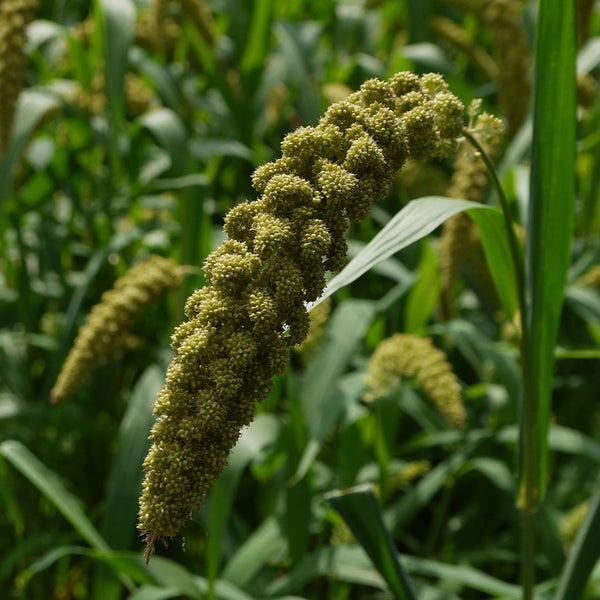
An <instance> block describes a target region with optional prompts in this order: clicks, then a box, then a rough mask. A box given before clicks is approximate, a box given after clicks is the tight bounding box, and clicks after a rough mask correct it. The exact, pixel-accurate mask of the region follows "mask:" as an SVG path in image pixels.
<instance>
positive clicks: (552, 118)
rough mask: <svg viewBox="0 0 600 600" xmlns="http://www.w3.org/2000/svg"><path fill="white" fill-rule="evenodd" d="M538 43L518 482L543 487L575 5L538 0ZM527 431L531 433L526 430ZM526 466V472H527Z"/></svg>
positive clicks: (566, 224)
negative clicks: (527, 384)
mask: <svg viewBox="0 0 600 600" xmlns="http://www.w3.org/2000/svg"><path fill="white" fill-rule="evenodd" d="M539 7H540V8H539V15H538V32H537V44H536V59H535V60H536V63H535V88H534V98H535V104H534V121H533V123H534V124H533V149H532V162H531V189H530V201H529V218H528V232H527V248H526V263H525V287H526V296H527V313H528V314H527V323H526V327H527V336H526V339H527V342H526V343H527V347H526V348H525V352H526V357H525V362H526V369H527V375H528V377H529V382H530V387H529V390H528V392H527V391H526V405H525V406H524V407H523V411H522V419H523V421H522V428H523V440H524V441H523V447H522V453H521V455H522V457H523V460H524V461H527V464H528V466H527V467H523V468H522V472H521V487H523V486H524V481H525V478H527V477H530V478H531V479H532V481H534V485H535V489H534V490H533V495H534V496H535V498H536V499H537V501H540V500H541V498H542V497H543V495H544V491H545V487H546V472H547V448H548V440H547V437H548V423H549V417H550V402H551V394H552V373H553V366H554V346H555V343H556V336H557V332H558V326H559V321H560V314H561V308H562V303H563V296H564V289H565V285H566V281H567V270H568V268H569V261H570V247H571V235H572V224H573V212H574V196H575V123H576V119H575V107H576V105H575V3H573V2H563V1H562V0H541V2H540V5H539ZM527 430H530V431H529V432H528V431H527ZM527 470H528V471H529V475H527V474H526V472H525V471H527Z"/></svg>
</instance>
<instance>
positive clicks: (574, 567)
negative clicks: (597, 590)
mask: <svg viewBox="0 0 600 600" xmlns="http://www.w3.org/2000/svg"><path fill="white" fill-rule="evenodd" d="M599 528H600V478H598V481H597V482H596V487H595V488H594V492H593V493H592V496H591V499H590V503H589V507H588V511H587V513H586V516H585V519H584V521H583V523H582V525H581V527H580V529H579V532H578V533H577V537H576V538H575V544H574V545H573V549H572V550H571V554H570V555H569V558H568V560H567V562H566V564H565V566H564V568H563V571H562V573H561V576H560V582H559V585H558V591H557V592H556V596H555V597H554V600H577V599H578V598H581V597H583V592H584V590H585V585H586V583H587V581H588V579H589V577H590V574H591V572H592V570H593V568H594V566H595V564H596V562H597V561H598V557H599V556H600V536H599V535H598V529H599Z"/></svg>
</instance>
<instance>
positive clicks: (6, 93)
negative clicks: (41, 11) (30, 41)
mask: <svg viewBox="0 0 600 600" xmlns="http://www.w3.org/2000/svg"><path fill="white" fill-rule="evenodd" d="M36 8H37V0H2V2H0V90H1V91H0V156H1V155H2V154H3V153H4V151H5V150H6V146H7V144H8V140H9V137H10V132H11V129H12V124H13V118H14V115H15V109H16V106H17V99H18V98H19V94H20V93H21V88H22V87H23V82H24V79H25V72H26V66H27V56H26V55H25V43H26V41H27V36H26V28H27V25H28V24H29V23H30V22H31V21H32V20H33V17H34V14H35V9H36Z"/></svg>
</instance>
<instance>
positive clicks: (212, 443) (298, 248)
mask: <svg viewBox="0 0 600 600" xmlns="http://www.w3.org/2000/svg"><path fill="white" fill-rule="evenodd" d="M462 113H463V106H462V104H461V102H460V101H459V100H458V99H457V98H456V97H455V96H454V95H452V94H451V93H450V92H449V91H448V89H447V86H446V84H445V83H444V81H443V80H442V79H441V77H440V76H438V75H433V74H429V75H423V76H422V77H420V78H419V77H417V76H416V75H413V74H411V73H399V74H397V75H395V76H394V77H392V78H391V79H390V80H389V81H386V82H383V81H378V80H376V79H372V80H369V81H367V82H365V83H364V84H363V86H362V87H361V88H360V90H359V91H358V92H355V93H353V94H351V95H350V96H349V97H348V98H347V99H346V100H345V101H342V102H339V103H337V104H333V105H332V106H331V107H330V108H329V109H328V110H327V112H326V113H325V115H324V117H323V118H322V119H321V120H320V121H319V123H318V125H317V126H316V127H302V128H300V129H298V130H297V131H295V132H294V133H292V134H290V135H288V136H287V137H286V138H285V140H284V141H283V143H282V154H283V155H282V157H281V158H280V159H278V160H276V161H275V162H272V163H268V164H266V165H264V166H263V167H261V168H259V169H257V171H256V172H255V173H254V176H253V185H254V187H255V188H256V189H257V190H258V191H259V192H260V193H262V196H261V197H260V198H259V199H258V200H256V201H253V202H244V203H242V204H240V205H238V206H236V207H235V208H233V209H232V210H231V211H230V212H229V214H228V215H227V217H226V219H225V231H226V233H227V235H228V239H226V241H225V242H223V244H222V245H221V246H220V247H219V248H218V249H217V250H216V251H214V252H213V253H212V254H210V255H209V256H208V258H207V259H206V261H205V263H204V271H205V274H206V280H207V285H206V287H204V288H202V289H199V290H197V291H196V292H194V294H193V295H192V296H191V297H190V298H189V299H188V301H187V304H186V315H187V317H188V319H189V320H188V321H187V322H185V323H183V324H182V325H180V326H179V327H178V328H177V330H176V331H175V333H174V335H173V337H172V346H173V349H174V351H175V357H174V358H173V361H172V362H171V365H170V366H169V369H168V371H167V377H166V383H165V386H164V387H163V389H162V391H161V392H160V393H159V396H158V399H157V402H156V405H155V409H154V410H155V414H156V416H157V417H158V418H157V421H156V423H155V425H154V427H153V429H152V432H151V434H150V439H151V441H152V446H151V448H150V451H149V453H148V456H147V457H146V460H145V462H144V468H145V472H146V477H145V480H144V483H143V491H142V496H141V498H140V511H139V524H138V527H139V529H140V531H141V532H142V533H143V534H144V535H145V536H146V552H147V556H148V557H149V555H150V554H151V552H152V550H153V546H154V542H155V541H156V540H157V539H161V538H168V537H172V536H174V535H176V534H177V532H178V531H179V530H180V529H181V527H182V526H183V524H184V523H185V522H186V520H187V519H189V517H190V514H191V513H192V511H194V510H196V509H197V508H199V506H200V505H201V503H202V501H203V498H204V496H205V494H206V492H207V490H208V488H209V486H210V485H211V483H212V482H213V481H214V480H215V479H216V478H217V477H218V476H219V474H220V473H221V471H222V469H223V467H224V466H225V464H226V460H227V456H228V454H229V452H230V450H231V448H232V447H233V446H234V445H235V443H236V441H237V439H238V437H239V434H240V430H241V428H242V427H243V426H244V425H247V424H248V423H249V422H250V421H251V419H252V417H253V414H254V403H255V402H256V401H260V400H262V399H264V398H265V397H266V396H267V395H268V393H269V391H270V388H271V380H272V377H273V376H274V375H277V374H278V373H280V372H282V371H283V370H284V369H285V367H286V365H287V356H288V347H290V346H294V345H297V344H299V343H300V342H302V340H303V339H304V338H305V337H306V335H307V332H308V328H309V318H308V314H307V312H306V308H305V303H306V302H310V301H312V300H315V299H316V298H318V297H319V295H320V294H321V293H322V291H323V288H324V286H325V272H326V271H327V270H332V271H335V270H339V269H340V268H341V267H342V266H343V264H344V261H345V256H346V249H347V246H346V242H345V239H344V234H345V232H346V229H347V228H348V225H349V223H350V220H360V219H363V218H364V217H365V216H366V215H367V214H368V212H369V208H370V205H371V202H373V201H374V200H378V199H381V198H383V197H384V196H385V194H386V193H387V190H388V187H389V184H390V180H391V177H392V175H393V174H394V173H395V171H397V170H398V169H399V168H400V167H401V165H402V163H403V162H404V160H405V159H406V158H408V157H415V158H428V157H435V156H446V155H448V154H449V153H451V152H453V151H454V149H455V145H456V142H455V140H456V137H457V136H458V135H459V134H460V131H461V128H462Z"/></svg>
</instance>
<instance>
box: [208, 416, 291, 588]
mask: <svg viewBox="0 0 600 600" xmlns="http://www.w3.org/2000/svg"><path fill="white" fill-rule="evenodd" d="M280 429H281V425H280V422H279V421H278V420H277V419H276V418H275V417H274V416H273V415H270V414H261V415H258V416H257V417H256V418H255V419H254V421H252V423H251V424H250V426H249V427H248V428H247V429H245V430H244V433H243V435H242V437H241V438H240V440H239V442H238V443H237V445H236V446H235V448H234V449H233V451H232V452H231V455H230V457H229V461H228V462H229V464H228V466H227V468H226V469H225V471H224V472H223V475H221V477H220V479H219V481H218V482H217V483H216V484H215V485H214V486H213V489H212V490H211V492H210V500H209V502H210V504H209V506H210V516H209V524H208V543H207V552H206V561H207V568H206V569H207V578H208V581H209V585H210V586H211V590H212V586H213V585H214V584H215V582H216V580H217V575H218V573H219V568H220V566H221V561H222V558H223V544H222V542H223V538H224V536H225V530H226V527H227V524H228V522H229V518H230V516H231V508H232V505H233V501H234V499H235V491H236V489H237V486H238V483H239V480H240V477H241V476H242V472H243V470H244V469H245V468H246V467H247V466H248V464H249V463H250V462H251V461H252V459H253V458H254V457H255V456H256V455H257V454H258V453H259V452H260V451H261V450H262V449H263V448H264V447H265V446H268V445H270V444H272V443H273V442H274V441H275V440H276V439H277V436H278V435H279V432H280Z"/></svg>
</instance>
